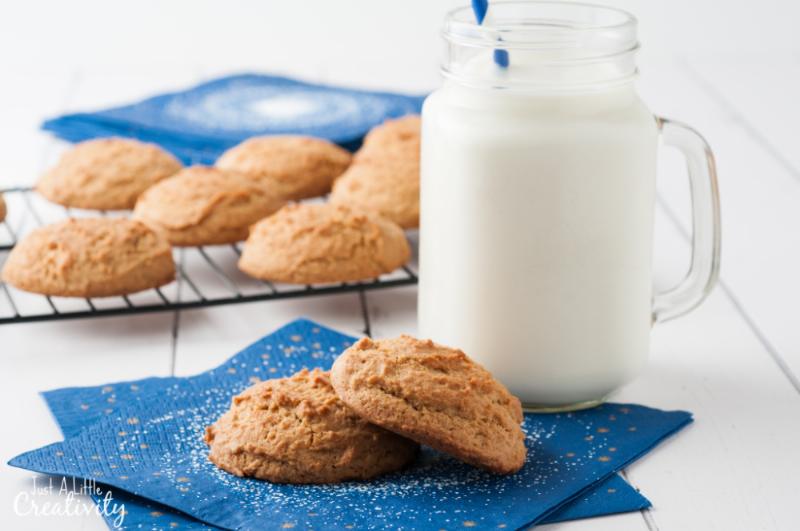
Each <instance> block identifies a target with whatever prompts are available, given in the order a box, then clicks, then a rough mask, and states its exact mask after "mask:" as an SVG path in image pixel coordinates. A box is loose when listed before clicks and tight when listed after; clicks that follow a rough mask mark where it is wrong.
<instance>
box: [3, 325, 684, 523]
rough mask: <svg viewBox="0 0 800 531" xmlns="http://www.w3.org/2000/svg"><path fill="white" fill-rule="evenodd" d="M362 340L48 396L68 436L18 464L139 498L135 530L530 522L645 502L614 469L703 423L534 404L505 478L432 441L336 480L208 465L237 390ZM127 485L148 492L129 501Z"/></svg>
mask: <svg viewBox="0 0 800 531" xmlns="http://www.w3.org/2000/svg"><path fill="white" fill-rule="evenodd" d="M352 341H354V338H351V337H348V336H345V335H342V334H339V333H337V332H335V331H332V330H329V329H326V328H324V327H322V326H320V325H318V324H315V323H313V322H311V321H307V320H298V321H295V322H293V323H290V324H289V325H287V326H286V327H284V328H282V329H280V330H278V331H277V332H275V333H273V334H270V335H269V336H267V337H265V338H263V339H262V340H260V341H258V342H256V343H255V344H253V345H251V346H250V347H248V348H247V349H245V350H244V351H242V352H240V353H239V354H237V355H236V356H234V357H233V358H231V359H230V360H229V361H228V362H226V363H225V364H223V365H221V366H220V367H218V368H216V369H213V370H211V371H209V372H206V373H203V374H201V375H198V376H194V377H190V378H150V379H146V380H140V381H136V382H125V383H117V384H111V385H106V386H99V387H91V388H72V389H61V390H56V391H51V392H48V393H45V399H46V400H47V402H48V405H49V406H50V408H51V409H52V411H53V413H54V415H55V416H56V418H57V420H58V421H59V423H60V424H61V426H62V430H63V432H64V434H65V436H66V437H67V440H66V441H64V442H62V443H56V444H53V445H50V446H47V447H44V448H41V449H39V450H34V451H32V452H28V453H25V454H22V455H20V456H18V457H16V458H14V459H13V460H12V461H11V462H10V464H11V465H13V466H18V467H22V468H27V469H30V470H34V471H37V472H43V473H48V474H58V475H67V476H75V477H81V478H94V479H96V480H98V481H100V482H103V483H104V484H107V485H110V486H111V487H113V488H114V490H115V493H116V494H115V498H116V499H117V500H120V499H121V500H122V501H123V502H124V503H125V504H126V510H127V513H128V514H127V515H126V523H125V527H129V526H131V527H135V525H137V524H142V525H144V526H145V527H148V526H149V527H153V526H155V527H157V528H160V527H161V526H162V525H163V526H164V527H166V525H168V524H166V523H164V524H161V523H159V522H161V521H163V522H176V523H178V524H180V525H182V526H184V524H185V526H186V527H188V526H194V527H193V528H195V529H201V528H205V526H204V525H203V524H201V523H200V522H198V521H197V520H200V521H202V522H205V523H208V524H211V525H216V526H220V527H225V528H235V529H271V528H281V527H282V526H284V525H294V526H296V527H298V528H306V527H311V526H316V527H318V526H320V525H323V524H324V525H327V526H330V525H334V524H339V525H342V526H347V525H352V526H355V527H356V528H370V527H385V526H387V525H393V526H405V527H411V528H436V529H438V528H442V527H446V528H452V527H459V526H464V525H467V526H471V525H473V524H474V525H476V526H481V527H483V526H490V525H492V526H498V525H505V526H507V527H509V528H518V527H521V526H524V525H528V524H531V523H536V522H541V521H543V520H545V519H548V518H550V519H551V521H552V520H561V519H571V518H579V517H585V516H592V515H598V514H608V513H611V512H620V511H625V510H634V509H638V508H642V507H646V506H647V505H649V503H648V502H647V500H645V499H644V498H642V497H641V496H640V495H638V493H636V491H635V490H633V489H632V488H631V487H630V486H629V485H627V483H625V482H624V481H623V480H622V479H620V478H619V477H618V476H616V475H615V474H614V472H615V471H616V470H619V469H620V468H621V467H623V466H624V465H626V464H627V463H629V462H630V461H632V460H634V459H636V458H638V457H640V456H641V455H642V454H644V453H645V452H647V451H648V450H649V449H651V448H652V447H653V446H654V445H655V444H657V443H658V442H659V441H661V440H662V439H663V438H665V437H666V436H668V435H670V434H672V433H674V432H675V431H677V430H679V429H680V428H682V427H683V426H685V425H686V424H687V423H689V422H690V421H691V415H690V414H689V413H685V412H663V411H658V410H654V409H650V408H645V407H642V406H635V405H621V404H606V405H604V406H601V407H599V408H595V409H593V410H589V411H583V412H577V413H572V414H563V415H532V414H528V415H526V419H525V424H524V428H525V431H526V433H527V439H526V442H527V444H528V448H529V458H528V462H527V463H526V465H525V467H524V468H523V470H522V471H521V472H520V473H518V474H516V475H513V476H506V477H499V476H493V475H490V474H486V473H484V472H482V471H479V470H477V469H474V468H472V467H469V466H467V465H464V464H461V463H459V462H457V461H455V460H453V459H451V458H449V457H447V456H444V455H441V454H438V453H436V452H434V451H432V450H425V451H424V452H423V454H422V456H421V459H420V460H419V462H418V463H417V464H416V465H414V466H413V467H412V468H411V469H410V470H408V471H406V472H403V473H398V474H393V475H390V476H386V477H384V478H382V479H379V480H376V481H371V482H368V483H348V484H344V485H334V486H288V485H273V484H270V483H266V482H261V481H257V480H252V479H243V478H236V477H234V476H231V475H229V474H227V473H225V472H223V471H220V470H218V469H217V468H215V467H214V466H213V465H212V464H211V463H210V462H209V461H208V459H207V450H206V447H205V444H204V443H203V442H202V439H201V435H202V432H203V429H204V427H205V426H206V425H208V424H210V423H211V422H213V421H214V420H216V418H217V417H218V416H219V415H220V414H221V413H222V412H223V411H225V410H226V409H227V407H228V404H229V401H230V396H231V395H233V394H235V393H238V392H240V391H241V390H242V389H244V388H245V387H247V386H248V385H250V384H251V382H253V381H255V380H256V379H264V378H270V377H280V376H286V375H289V374H291V373H293V372H295V371H296V370H299V369H300V368H301V367H304V366H306V367H313V366H321V367H328V366H330V364H331V362H332V360H333V359H334V358H335V357H336V355H337V354H338V353H339V352H340V351H341V350H342V349H343V348H345V347H346V346H348V345H349V344H351V343H352ZM120 490H123V491H127V492H129V493H131V494H133V495H135V497H132V496H127V495H123V498H120V494H118V492H119V491H120ZM145 499H146V500H150V501H146V500H145ZM175 509H177V510H178V511H180V512H182V513H184V514H185V515H189V516H190V517H193V518H195V519H197V520H192V519H190V518H189V517H187V516H182V515H180V514H179V513H177V512H175V511H174V510H175Z"/></svg>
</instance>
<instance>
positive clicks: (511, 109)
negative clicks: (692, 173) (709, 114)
mask: <svg viewBox="0 0 800 531" xmlns="http://www.w3.org/2000/svg"><path fill="white" fill-rule="evenodd" d="M484 59H485V57H484V58H482V59H481V61H482V62H481V63H478V61H476V64H478V66H475V65H471V66H470V68H471V69H473V70H474V69H475V68H483V69H486V70H487V71H486V72H481V74H482V75H483V76H484V77H485V76H487V75H491V72H490V70H493V69H497V67H496V66H494V65H492V64H489V63H488V62H486V61H485V60H484ZM514 60H515V56H514V54H513V52H512V54H511V61H512V65H511V69H514V68H515V67H516V68H524V65H523V66H520V65H519V64H517V65H515V64H514ZM480 65H482V66H480ZM512 73H513V72H512ZM497 75H498V76H503V75H511V74H509V73H508V72H500V71H499V70H498V71H497ZM657 139H658V129H657V124H656V121H655V119H654V117H653V115H652V114H651V113H650V112H649V111H648V110H647V108H646V107H645V106H644V105H643V104H642V102H641V101H640V100H639V98H638V97H637V96H636V94H635V92H634V90H633V85H632V83H623V84H618V85H616V86H614V87H605V88H603V89H602V90H590V91H566V92H563V93H559V92H558V91H543V92H538V91H536V90H502V89H494V88H469V87H467V86H465V85H464V84H462V83H458V82H455V81H446V82H445V85H444V86H443V87H442V88H441V89H439V90H438V91H436V92H435V93H433V94H432V95H431V96H430V97H429V98H428V99H427V101H426V102H425V106H424V109H423V144H422V177H421V178H422V191H421V209H422V219H421V233H420V239H421V242H420V291H419V293H420V295H419V296H420V299H419V327H420V334H421V335H422V336H423V337H431V338H433V339H434V340H435V341H438V342H441V343H444V344H447V345H452V346H457V347H459V348H462V349H463V350H464V351H465V352H466V353H467V354H468V355H469V356H471V357H472V358H473V359H475V360H477V361H478V362H480V363H481V364H482V365H484V366H485V367H486V368H487V369H489V370H490V371H491V372H492V373H494V374H495V376H496V377H498V378H499V379H500V380H501V381H502V382H503V383H505V384H506V386H508V388H509V389H510V390H511V392H512V393H514V394H516V395H517V396H519V397H520V398H521V399H522V401H523V403H526V404H528V405H536V406H545V407H548V406H552V407H560V406H567V405H573V406H574V405H580V404H579V403H584V402H590V401H597V400H600V399H602V398H603V397H605V396H606V395H607V394H608V393H609V392H611V391H612V390H614V389H616V388H617V387H619V386H620V385H621V384H623V383H624V382H626V381H628V380H629V379H630V378H632V377H633V376H634V375H635V374H636V373H637V372H638V371H639V370H640V368H641V366H642V364H643V362H644V361H645V359H646V355H647V352H648V343H649V334H650V327H651V317H652V312H651V303H652V301H651V298H652V292H651V255H652V233H653V211H654V193H655V192H654V186H655V171H656V149H657Z"/></svg>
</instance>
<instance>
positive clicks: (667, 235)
mask: <svg viewBox="0 0 800 531" xmlns="http://www.w3.org/2000/svg"><path fill="white" fill-rule="evenodd" d="M461 3H462V2H449V1H448V2H445V1H439V0H435V1H434V0H427V1H423V0H403V1H400V0H393V1H386V0H381V1H378V0H372V1H368V0H361V1H355V0H347V1H330V0H328V1H325V0H304V1H301V0H293V1H288V0H287V1H266V0H262V1H258V2H257V1H241V0H239V1H227V2H222V1H208V0H203V1H197V0H195V1H188V0H169V1H163V0H162V1H154V0H145V1H137V2H108V1H99V0H97V1H86V0H73V1H69V2H63V1H61V2H59V1H46V2H45V1H26V2H10V1H6V2H2V4H0V185H2V186H6V185H16V184H30V183H32V182H34V181H35V179H36V177H37V175H38V174H39V173H40V172H41V171H42V169H43V168H45V167H46V166H47V165H49V164H51V163H52V161H53V159H54V157H55V156H56V155H57V154H58V152H59V151H60V150H61V149H63V146H62V145H61V144H60V143H58V142H55V141H53V140H51V139H50V138H49V137H48V136H47V135H44V134H42V133H39V132H38V131H37V127H38V125H39V123H40V122H41V120H42V119H43V118H44V117H48V116H53V115H56V114H59V113H62V112H65V111H69V110H77V109H91V108H94V107H100V106H107V105H110V104H115V103H122V102H127V101H130V100H132V99H138V98H141V97H144V96H146V95H149V94H151V93H155V92H158V91H162V90H168V89H176V88H180V87H185V86H188V85H190V84H192V83H195V82H197V81H200V80H202V79H204V78H207V77H209V76H212V75H216V74H220V73H224V72H234V71H243V70H252V71H265V72H270V73H283V74H290V75H295V76H300V77H304V78H307V79H310V80H314V81H323V82H336V83H341V84H347V85H353V86H361V87H372V88H383V89H396V90H412V91H426V90H430V89H432V88H435V86H436V85H437V83H438V73H437V63H438V56H439V51H440V43H439V37H438V29H439V26H440V23H441V20H442V18H443V15H444V13H445V12H446V11H447V10H448V9H449V8H451V7H454V6H457V5H459V4H461ZM607 3H609V4H610V5H615V6H619V7H623V8H626V9H628V10H630V11H632V12H634V13H635V14H636V15H637V16H638V17H639V19H640V21H641V28H640V29H641V41H642V46H643V48H642V53H641V56H640V68H641V72H642V76H641V79H640V81H639V87H640V91H641V93H642V95H643V97H644V98H645V100H646V101H648V102H649V104H650V105H651V107H652V109H653V110H654V112H657V113H659V114H663V115H666V116H670V117H674V118H677V119H680V120H682V121H685V122H687V123H690V124H692V125H694V126H696V127H697V128H698V129H699V130H700V131H701V132H703V133H704V135H705V136H706V137H707V138H708V140H709V142H710V143H711V145H712V147H713V148H714V150H715V153H716V155H717V161H718V167H719V172H720V185H721V190H722V206H723V229H724V230H723V241H724V244H723V246H724V251H723V270H722V279H723V284H722V285H721V286H720V287H719V288H718V289H717V290H716V291H715V292H714V293H713V294H712V296H711V297H710V298H709V299H708V301H706V303H705V304H704V305H703V306H702V307H701V308H700V309H698V310H697V311H695V312H694V313H692V314H691V315H690V316H687V317H685V318H682V319H680V320H677V321H675V322H672V323H667V324H664V325H662V326H660V327H657V328H656V329H655V330H654V332H653V346H652V355H651V358H652V360H651V363H650V365H649V367H648V369H647V371H646V373H645V374H644V375H643V376H642V377H641V378H640V379H638V380H637V381H636V382H634V383H632V384H631V385H629V386H627V387H626V388H625V389H623V390H622V391H621V392H620V393H619V395H618V396H617V397H615V399H617V400H620V401H632V402H639V403H644V404H648V405H653V406H656V407H662V408H682V409H688V410H690V411H692V412H694V413H695V415H696V419H697V422H696V423H695V424H694V425H693V426H692V427H690V428H689V429H688V430H686V432H685V433H682V434H681V435H680V436H679V437H677V438H675V439H674V440H671V441H669V442H667V443H666V444H665V445H663V446H662V447H660V448H659V449H658V450H656V451H655V452H654V453H653V454H652V455H650V456H648V457H647V458H646V459H644V460H643V461H642V462H640V463H637V464H636V465H634V466H633V467H631V468H630V469H629V470H628V471H626V474H627V477H628V479H629V480H630V481H631V482H632V483H633V484H634V485H636V486H638V487H640V488H641V489H642V491H643V493H644V494H645V495H646V496H648V497H649V498H650V499H651V500H652V501H653V503H654V508H653V509H651V510H649V511H645V512H643V513H641V514H639V513H634V514H628V515H621V516H616V517H609V518H603V519H595V520H591V521H584V522H574V523H568V524H563V525H558V526H553V527H554V528H557V529H609V530H611V529H614V530H627V529H631V530H634V529H635V530H645V529H651V530H653V529H660V530H676V531H677V530H687V529H698V530H708V529H720V530H726V531H727V530H735V529H741V530H752V529H783V530H793V529H797V528H798V527H799V526H800V516H798V515H797V512H796V511H797V509H796V507H797V505H798V501H800V494H798V488H797V479H796V478H797V477H798V475H800V452H798V448H800V384H799V383H798V378H797V375H798V374H800V316H799V315H798V310H797V308H796V301H797V300H800V281H798V272H799V271H800V245H799V244H800V149H798V148H800V145H799V144H800V143H799V142H798V138H800V136H798V132H797V130H796V125H795V124H797V123H800V104H798V99H799V98H800V30H798V28H797V25H798V20H800V7H798V5H799V4H797V3H794V2H790V1H788V0H787V1H778V0H765V1H760V2H752V1H744V0H738V1H734V0H729V1H712V0H694V1H691V0H672V1H658V2H657V1H641V2H636V1H624V2H623V1H617V2H607ZM661 169H662V172H661V173H662V175H661V178H660V182H659V191H660V198H661V201H660V207H659V210H658V217H657V226H656V236H657V251H656V263H657V266H656V275H657V279H656V280H657V284H659V285H666V284H668V283H670V282H671V281H674V280H675V279H676V278H678V277H679V276H680V274H681V273H682V272H683V271H684V270H685V264H686V263H687V260H688V245H687V239H686V227H688V226H689V225H688V210H687V198H686V183H685V178H684V177H683V176H682V167H681V164H680V162H679V160H678V159H677V158H676V157H675V155H674V154H668V153H665V156H664V158H663V163H662V168H661ZM366 303H367V310H368V315H369V317H370V321H371V325H372V330H373V333H374V335H376V336H384V335H393V334H397V333H400V332H409V333H413V332H414V329H415V323H414V315H415V308H414V305H415V289H414V288H404V289H396V290H390V291H386V292H373V293H370V294H368V295H367V298H366ZM299 315H306V316H309V317H312V318H315V319H318V320H320V321H321V322H323V323H325V324H328V325H331V326H334V327H338V328H340V329H342V330H343V331H346V332H350V333H354V334H357V333H360V332H361V331H362V330H363V329H364V326H365V323H364V320H363V319H362V315H361V306H360V303H359V300H358V297H357V296H356V295H341V296H335V297H328V298H314V299H306V300H299V301H285V302H271V303H258V304H250V305H240V306H235V307H224V308H217V309H208V310H197V311H186V312H181V315H180V317H179V318H178V317H177V316H175V315H172V314H164V315H149V316H138V317H127V318H112V319H105V320H102V321H80V322H68V323H50V324H30V325H15V326H0V379H1V380H0V408H2V409H1V411H2V417H1V418H2V426H3V428H2V431H1V432H0V433H2V437H0V460H2V461H3V462H4V461H6V460H8V459H9V458H10V457H12V456H13V455H16V454H17V453H20V452H22V451H24V450H28V449H30V448H32V447H35V446H40V445H43V444H47V443H50V442H53V441H55V440H57V439H58V438H59V433H58V430H57V429H56V428H55V425H54V423H53V422H52V419H51V418H50V417H49V415H48V413H47V412H46V409H45V408H44V405H43V403H42V402H41V399H40V398H39V397H38V395H37V392H38V391H40V390H43V389H49V388H53V387H62V386H67V385H90V384H100V383H104V382H107V381H114V380H120V379H132V378H140V377H145V376H150V375H168V374H181V375H185V374H191V373H194V372H198V371H201V370H205V369H208V368H210V367H212V366H214V365H216V364H217V363H219V362H221V361H223V360H224V359H226V358H227V357H229V356H230V355H231V354H233V353H234V352H236V351H237V350H238V349H240V348H241V347H243V346H245V345H247V344H248V343H250V342H252V341H253V340H255V339H257V338H259V337H260V336H262V335H264V334H265V333H267V332H269V331H271V330H272V329H274V328H276V327H277V326H280V325H281V324H283V323H284V322H286V321H287V320H290V319H292V318H294V317H297V316H299ZM30 478H31V476H30V474H28V473H26V472H23V471H19V470H14V469H11V468H8V467H5V466H3V468H2V472H1V473H0V528H3V529H40V528H47V527H48V526H58V527H59V528H62V529H102V528H103V525H102V523H100V521H99V520H98V519H97V518H94V517H87V518H68V519H62V520H54V519H48V518H32V517H25V518H19V517H16V516H15V515H14V514H13V510H12V501H13V498H14V496H15V495H16V493H18V492H19V491H21V490H26V489H28V488H30ZM159 525H162V524H159ZM163 525H168V524H163Z"/></svg>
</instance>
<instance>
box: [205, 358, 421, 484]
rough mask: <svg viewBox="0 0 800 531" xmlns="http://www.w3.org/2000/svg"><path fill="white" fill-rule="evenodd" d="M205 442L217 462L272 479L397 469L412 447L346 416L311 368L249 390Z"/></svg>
mask: <svg viewBox="0 0 800 531" xmlns="http://www.w3.org/2000/svg"><path fill="white" fill-rule="evenodd" d="M205 440H206V442H207V443H208V445H209V447H210V452H209V459H210V460H211V461H212V462H213V463H214V464H215V465H217V466H218V467H220V468H222V469H224V470H227V471H228V472H231V473H232V474H235V475H237V476H250V477H255V478H259V479H265V480H268V481H273V482H277V483H335V482H339V481H346V480H352V479H369V478H372V477H375V476H378V475H380V474H385V473H388V472H393V471H395V470H399V469H400V468H403V467H404V466H406V465H407V464H408V463H410V462H411V461H413V460H414V457H415V456H416V454H417V450H418V445H417V444H416V443H414V442H412V441H410V440H408V439H405V438H403V437H401V436H399V435H396V434H394V433H391V432H389V431H386V430H384V429H383V428H379V427H378V426H375V425H374V424H370V423H369V422H367V421H365V420H363V419H362V418H360V417H358V416H357V415H356V414H355V413H353V412H352V411H351V410H350V409H349V408H348V407H347V406H345V405H344V403H343V402H342V401H341V400H339V398H337V396H336V394H335V393H334V392H333V388H332V387H331V384H330V379H329V375H328V373H327V372H322V371H321V370H319V369H314V370H313V371H308V370H307V369H303V370H302V371H300V372H298V373H296V374H295V375H293V376H292V377H290V378H280V379H274V380H267V381H264V382H261V383H258V384H255V385H253V386H252V387H249V388H248V389H246V390H245V391H244V392H242V393H241V394H239V395H238V396H235V397H234V398H233V400H232V403H231V407H230V409H229V410H228V411H227V412H226V413H225V414H224V415H222V417H220V419H219V420H217V422H216V423H214V424H213V425H212V426H209V427H208V428H207V429H206V436H205Z"/></svg>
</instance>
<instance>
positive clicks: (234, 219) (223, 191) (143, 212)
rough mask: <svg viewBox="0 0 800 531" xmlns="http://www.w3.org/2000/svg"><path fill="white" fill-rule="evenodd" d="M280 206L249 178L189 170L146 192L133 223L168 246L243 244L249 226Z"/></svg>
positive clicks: (202, 169) (203, 168)
mask: <svg viewBox="0 0 800 531" xmlns="http://www.w3.org/2000/svg"><path fill="white" fill-rule="evenodd" d="M283 204H284V201H282V200H280V199H277V198H275V196H274V195H273V194H272V193H270V191H269V190H268V189H267V188H266V187H265V186H264V185H263V184H261V183H260V182H258V181H255V180H253V179H250V178H249V177H245V176H244V175H241V174H238V173H234V172H226V171H224V170H220V169H218V168H210V167H206V166H192V167H191V168H186V169H184V170H181V171H180V172H178V173H177V174H175V175H173V176H172V177H169V178H167V179H164V180H163V181H161V182H159V183H158V184H156V185H154V186H152V187H150V188H149V189H147V190H146V191H145V192H144V193H143V194H142V195H141V196H140V197H139V200H138V201H137V202H136V207H135V208H134V211H133V218H134V219H138V220H139V221H141V222H142V223H145V224H147V225H148V226H150V227H151V228H153V229H154V230H157V231H158V232H161V233H162V234H164V235H165V236H166V238H167V240H169V242H170V243H171V244H172V245H176V246H192V245H214V244H223V243H233V242H238V241H241V240H244V239H245V238H247V234H248V230H249V228H250V225H252V224H253V223H255V222H256V221H258V220H260V219H262V218H264V217H266V216H269V215H270V214H272V213H274V212H275V211H277V210H278V209H279V208H280V207H282V206H283Z"/></svg>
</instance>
